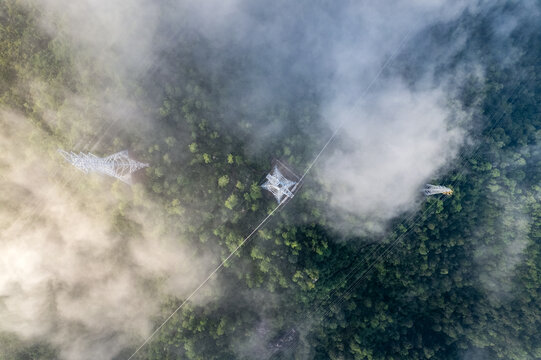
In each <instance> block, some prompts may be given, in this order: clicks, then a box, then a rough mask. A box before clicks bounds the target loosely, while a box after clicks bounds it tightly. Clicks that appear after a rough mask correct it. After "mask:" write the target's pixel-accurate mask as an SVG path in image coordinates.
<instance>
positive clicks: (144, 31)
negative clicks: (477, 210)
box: [0, 0, 520, 359]
mask: <svg viewBox="0 0 541 360" xmlns="http://www.w3.org/2000/svg"><path fill="white" fill-rule="evenodd" d="M36 3H37V2H36ZM37 4H38V5H39V6H40V7H41V8H42V9H43V13H42V18H41V23H42V26H43V28H44V29H46V31H48V32H49V33H50V34H52V35H53V37H58V38H59V40H63V41H66V42H68V43H69V44H70V45H71V46H72V47H73V49H75V51H74V53H73V54H71V59H72V62H73V67H74V69H75V70H76V73H77V77H78V81H80V82H81V83H84V84H90V85H89V86H88V88H90V89H91V90H89V91H88V92H86V93H76V92H72V90H70V89H65V91H66V94H67V96H66V102H65V105H64V107H63V108H62V109H61V111H58V112H56V113H55V112H54V111H51V112H50V113H48V114H47V116H46V117H45V120H46V121H47V122H48V124H49V125H50V126H51V127H53V128H54V127H55V124H59V126H58V127H59V128H64V129H66V128H67V129H70V130H69V131H68V132H69V133H70V134H82V135H81V138H80V139H77V140H76V141H75V143H74V144H71V145H73V150H94V151H95V150H97V149H98V148H99V145H100V141H102V139H103V137H107V138H108V139H109V140H110V141H111V142H112V140H113V139H114V138H115V137H119V138H121V139H119V141H123V138H129V137H132V138H133V139H137V138H138V137H142V136H144V135H149V136H155V137H157V135H156V134H155V133H154V135H152V134H153V133H152V131H156V132H160V131H164V129H163V128H158V125H157V124H158V121H157V119H156V118H154V117H152V116H151V115H149V113H148V112H145V111H144V109H145V108H146V107H147V106H148V105H149V104H148V103H145V102H144V100H143V102H141V103H139V102H138V101H136V100H135V97H136V95H137V94H130V93H129V92H128V91H127V90H126V89H127V88H129V85H133V84H138V81H139V80H140V79H141V77H142V76H144V75H145V74H146V72H147V71H148V70H149V69H152V68H157V67H160V66H165V64H164V63H163V62H161V59H160V57H159V56H160V53H161V52H162V51H164V50H167V48H168V47H169V46H171V43H174V41H172V40H174V39H175V37H176V36H181V35H179V34H180V31H181V30H192V31H195V32H197V33H198V34H201V35H202V36H204V37H205V39H206V40H207V41H208V43H209V44H210V45H211V46H214V52H213V53H212V54H220V53H221V52H222V51H223V52H224V53H226V54H228V53H227V51H226V50H229V51H231V52H238V54H237V53H235V54H234V55H233V56H236V55H238V56H239V57H241V58H244V57H246V58H248V59H249V60H250V61H252V62H251V66H252V67H249V66H247V68H246V71H245V73H244V74H241V75H239V80H238V82H235V81H233V82H232V85H231V90H232V93H233V94H231V95H230V94H226V95H224V97H225V98H226V99H224V102H227V101H228V100H230V101H236V102H235V103H234V104H235V106H237V107H239V108H242V107H243V106H245V107H246V108H245V109H244V110H245V112H246V114H247V115H249V116H253V117H254V118H257V117H258V116H262V115H261V114H268V113H265V112H264V111H262V110H264V109H267V108H268V107H269V106H271V107H272V106H274V105H275V104H277V103H280V102H282V101H286V100H287V101H291V102H295V101H296V96H299V94H302V92H303V91H304V90H305V87H302V86H300V85H299V84H304V85H306V84H308V87H311V88H313V89H314V93H315V94H316V95H314V98H316V99H317V100H318V105H319V106H320V109H319V113H320V115H321V119H323V120H322V122H321V123H317V124H315V123H314V124H310V126H309V127H310V128H311V129H306V131H307V132H310V131H312V132H310V134H311V135H313V132H315V131H316V130H312V128H318V129H320V128H323V129H325V130H328V131H326V132H321V133H319V134H318V136H319V138H321V139H322V141H325V140H326V139H327V137H328V136H329V135H330V133H331V132H332V131H333V130H334V129H335V128H336V126H337V125H338V124H341V123H344V128H343V130H342V132H341V133H340V134H339V136H338V138H337V139H336V141H335V142H334V144H333V146H332V148H330V149H329V150H330V151H329V152H328V153H327V154H325V156H324V157H323V158H322V160H321V163H320V164H318V166H317V167H316V168H315V169H314V170H315V173H316V176H317V179H318V180H319V181H320V182H322V183H323V184H325V186H326V187H327V189H329V190H330V194H331V197H330V202H329V213H333V212H334V213H335V216H336V221H335V222H334V223H333V224H332V225H334V226H335V227H337V228H339V229H343V227H344V223H343V222H342V221H340V220H339V219H340V218H342V217H343V216H345V215H353V216H354V217H356V218H359V217H360V218H363V219H365V221H360V222H358V223H357V226H358V229H357V230H358V231H377V230H380V229H381V228H382V227H383V226H384V225H385V223H386V221H387V220H389V219H390V218H392V217H394V216H396V215H398V214H400V213H401V212H403V211H406V210H410V209H412V208H414V207H415V206H416V201H415V200H416V198H417V197H418V196H419V194H420V189H421V187H422V185H423V184H424V183H425V182H426V181H427V180H429V179H430V178H433V177H437V176H438V175H439V174H440V171H441V170H442V169H444V168H445V167H446V166H447V165H449V164H450V163H451V162H452V161H453V160H455V159H456V155H457V153H458V150H459V148H460V146H461V144H462V142H463V140H464V137H465V131H464V129H463V128H461V127H460V126H459V125H458V123H459V121H457V118H458V119H463V118H465V117H467V116H468V114H464V113H461V111H460V109H457V108H454V107H453V106H452V105H451V104H450V103H449V102H448V101H447V100H446V99H447V96H448V93H449V88H448V84H447V82H446V80H443V81H441V78H439V79H438V81H436V80H434V79H435V76H434V74H433V71H434V69H435V68H436V64H434V63H428V64H425V66H426V69H422V70H421V71H420V74H419V75H418V77H416V78H415V79H414V81H413V83H412V81H411V79H407V77H406V76H404V73H403V69H404V68H405V66H403V65H404V64H403V63H402V64H401V65H400V66H398V69H397V66H395V63H394V62H392V63H390V64H389V66H388V67H387V68H386V69H385V71H383V73H382V74H381V76H380V78H379V79H378V80H377V82H376V83H375V84H374V85H373V87H372V88H371V89H370V93H369V95H368V96H365V94H366V89H367V87H368V85H369V84H370V83H371V81H372V80H373V79H374V76H375V74H376V73H378V71H379V69H380V68H381V67H382V65H383V64H384V63H385V61H386V60H387V59H388V58H389V56H391V55H393V54H395V52H397V53H396V55H398V56H399V57H400V55H403V54H404V53H406V52H412V51H415V44H413V43H412V41H414V40H415V39H419V36H422V34H423V31H425V30H426V29H428V28H429V27H430V26H431V25H433V24H436V23H438V22H442V21H443V22H445V21H451V20H453V19H456V18H457V17H458V16H460V14H462V12H463V11H465V10H468V11H473V12H475V11H482V9H483V5H482V3H479V2H473V1H472V2H467V1H458V2H453V4H449V3H448V2H445V1H428V0H426V1H425V0H418V1H393V2H386V3H376V2H358V1H345V2H343V3H341V4H340V5H337V3H336V2H334V1H329V2H325V1H322V2H318V3H317V4H314V3H313V2H311V1H301V2H291V1H278V2H274V3H272V4H270V3H253V2H250V1H243V0H230V1H218V0H213V1H179V2H154V1H150V0H149V1H145V0H129V1H128V0H126V1H116V2H115V1H106V0H85V1H69V0H47V1H45V2H39V3H37ZM505 24H506V29H512V28H513V26H514V23H513V22H512V21H508V22H506V23H505ZM502 31H504V35H502V36H507V35H506V34H508V33H509V31H510V30H502ZM406 35H407V36H406ZM459 35H461V34H457V38H456V39H455V41H454V42H453V45H455V46H456V47H457V48H459V47H461V46H463V44H464V38H463V37H461V36H459ZM404 39H406V43H403V40H404ZM170 41H171V42H170ZM402 46H403V47H402ZM231 49H232V50H231ZM438 50H439V51H438V54H439V55H440V56H439V57H434V58H433V61H434V62H438V61H444V60H445V57H446V56H447V55H448V54H449V53H450V51H449V50H448V49H445V50H441V49H438ZM194 51H197V49H195V50H194ZM423 51H425V52H427V49H426V48H425V49H423ZM227 56H229V55H227ZM431 60H432V59H431ZM400 61H406V62H407V58H406V60H400ZM247 62H248V61H247ZM398 62H399V61H398ZM224 63H225V61H224V58H220V57H219V56H216V58H212V59H205V61H202V62H201V63H200V64H199V66H201V67H202V68H203V69H204V70H208V71H209V72H213V73H219V72H221V71H226V69H227V67H226V66H224ZM473 65H474V67H475V64H473ZM96 69H100V70H99V71H98V72H97V71H96ZM167 71H168V69H167V68H165V69H164V70H163V72H164V73H167ZM96 73H100V74H102V75H101V76H98V77H96V78H95V77H93V76H94V75H95V74H96ZM463 75H464V76H466V75H467V74H463ZM479 76H481V75H479ZM453 80H454V81H456V82H459V80H457V79H453ZM42 85H43V84H39V82H35V83H34V87H33V88H34V89H35V93H34V94H32V96H34V97H36V98H39V97H40V96H43V94H44V93H45V92H46V90H47V89H46V88H43V86H42ZM241 85H242V86H241ZM359 99H360V103H359V104H357V101H358V100H359ZM137 100H141V99H137ZM237 102H238V103H237ZM245 104H248V105H245ZM357 105H359V106H357ZM235 115H236V114H234V113H232V114H228V116H229V120H234V121H236V120H238V119H237V118H236V117H235ZM1 119H2V120H1V121H2V126H3V129H6V132H4V131H3V132H2V138H1V140H2V142H1V143H0V144H2V146H3V148H2V153H3V154H9V156H8V157H6V158H3V159H2V160H1V161H2V166H3V167H4V168H7V169H9V170H6V171H3V178H2V179H0V182H1V184H2V186H3V189H9V191H8V192H3V193H2V195H1V196H2V197H3V198H2V203H3V204H7V205H6V207H5V208H3V209H2V211H3V212H2V214H1V216H0V221H2V229H5V230H2V232H1V233H0V236H1V242H0V252H1V253H2V254H6V255H5V256H4V255H3V256H2V258H1V260H0V261H1V262H0V329H2V330H5V331H11V332H15V333H17V334H19V335H21V336H23V337H27V338H34V337H37V338H46V339H48V340H50V341H51V342H52V343H53V344H54V345H55V346H58V347H59V349H60V351H61V356H62V357H63V358H66V359H96V358H99V359H110V358H112V357H113V356H114V355H115V354H117V353H118V352H119V351H120V350H122V349H123V348H125V347H126V346H129V345H133V343H136V342H137V341H138V340H140V339H141V337H144V336H146V335H148V334H149V333H150V332H151V330H152V325H151V324H152V323H151V320H152V319H153V316H155V315H156V314H157V313H158V310H159V300H160V298H163V296H162V295H175V296H185V295H186V293H187V292H188V293H189V290H192V289H193V288H195V286H196V285H197V284H199V282H200V281H201V276H202V275H206V274H207V273H208V272H209V267H210V266H211V265H210V264H213V263H214V262H215V259H214V258H213V257H211V256H210V255H201V254H195V253H194V250H192V249H189V248H187V247H186V246H183V245H182V241H181V240H179V239H177V238H176V235H177V234H172V233H168V232H167V231H166V230H164V229H167V228H168V223H167V220H163V219H166V218H167V215H166V214H164V213H163V211H162V210H161V208H160V205H159V204H155V203H153V201H152V200H151V199H148V198H147V197H146V196H145V195H144V194H141V189H138V188H137V187H135V189H134V191H133V193H132V192H130V191H129V190H119V189H116V190H115V191H116V192H117V193H116V195H115V196H117V197H116V198H113V199H112V198H111V197H110V196H109V195H106V194H104V193H103V192H102V185H103V182H102V181H103V180H100V179H99V178H96V177H92V176H89V177H86V179H87V181H88V182H85V185H77V184H76V182H74V181H73V180H71V181H70V180H68V179H72V178H73V175H69V176H68V175H66V174H67V173H71V172H74V171H76V170H75V169H71V168H70V169H69V170H67V169H63V170H57V169H58V167H59V163H58V161H57V158H56V157H55V156H56V155H55V153H54V145H52V144H50V146H49V147H47V148H46V149H43V148H41V147H39V146H37V145H35V144H31V145H29V147H28V148H26V149H25V148H20V147H18V146H17V144H20V143H21V142H24V141H25V139H26V138H25V137H24V136H22V135H21V134H25V133H28V132H31V131H35V130H32V129H31V128H30V126H29V125H28V122H27V119H24V118H23V117H21V116H20V115H16V114H13V113H10V112H3V113H2V117H1ZM209 120H210V121H212V119H209ZM227 120H228V119H225V121H227ZM259 120H260V122H256V125H257V126H255V127H254V128H253V129H254V130H253V134H252V135H251V136H250V138H251V140H248V141H251V142H252V143H253V144H261V143H262V144H267V143H268V142H270V140H271V139H273V138H275V137H279V136H282V135H284V134H286V133H287V130H286V129H287V125H288V124H287V120H286V121H276V122H273V121H269V118H268V117H263V118H262V119H259ZM288 120H289V119H288ZM313 121H316V120H313ZM111 123H114V126H112V127H110V124H111ZM25 124H27V125H25ZM312 125H313V126H312ZM9 129H10V131H7V130H9ZM317 131H319V130H317ZM96 134H98V135H96ZM67 135H68V136H67V138H69V134H67ZM286 135H287V134H286ZM44 136H45V135H44V134H43V133H37V134H36V137H38V138H39V137H44ZM51 141H52V140H51ZM148 141H149V142H151V140H148ZM101 143H105V141H102V142H101ZM248 148H249V150H253V149H254V148H256V146H253V147H250V146H249V147H248ZM262 149H266V148H265V146H260V147H259V151H261V150H262ZM70 150H71V149H70ZM98 152H99V151H98ZM40 154H47V160H46V161H44V160H43V157H42V156H40ZM310 160H311V158H307V159H305V161H306V162H308V161H310ZM58 171H60V172H59V173H58ZM57 173H58V174H59V175H58V176H56V174H57ZM28 174H33V175H32V176H31V177H29V176H28ZM58 179H61V180H62V181H58ZM63 180H66V181H63ZM79 187H82V188H79ZM84 187H87V188H84ZM108 190H109V189H108ZM138 196H140V197H141V198H139V199H137V197H138ZM119 203H123V204H125V203H130V206H127V207H126V208H123V209H116V208H117V207H118V206H119ZM40 207H44V208H45V209H46V211H43V212H39V211H40V210H37V209H39V208H40ZM36 210H37V211H38V213H39V215H36ZM111 214H115V216H116V217H115V218H116V219H117V220H119V221H128V222H130V224H131V225H130V226H132V227H133V229H132V230H133V231H132V233H131V234H130V235H129V238H128V239H126V238H125V237H123V236H122V235H121V234H119V233H115V231H114V227H115V226H117V225H118V224H117V225H115V224H111V220H110V218H111ZM25 218H28V219H32V222H31V225H28V224H29V222H28V221H26V220H25ZM519 245H520V243H519ZM519 250H520V249H519ZM511 265H512V264H511ZM511 267H512V266H511ZM148 282H150V283H152V284H154V285H153V286H156V287H157V288H156V289H154V288H152V287H151V288H149V287H148V286H146V285H148ZM145 284H146V285H145ZM207 286H209V287H212V284H209V285H207ZM199 301H204V299H199ZM263 318H264V317H263ZM260 327H261V329H262V332H264V330H265V328H266V325H265V320H262V323H261V325H260ZM269 336H270V335H268V334H267V333H265V334H263V335H261V336H260V337H257V336H256V337H255V338H254V339H253V343H254V344H248V345H246V349H241V351H240V352H241V353H244V354H252V353H254V352H255V353H257V351H258V349H259V347H261V346H265V345H264V344H265V342H267V341H268V340H269ZM252 345H253V347H252Z"/></svg>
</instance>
